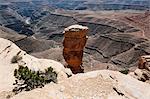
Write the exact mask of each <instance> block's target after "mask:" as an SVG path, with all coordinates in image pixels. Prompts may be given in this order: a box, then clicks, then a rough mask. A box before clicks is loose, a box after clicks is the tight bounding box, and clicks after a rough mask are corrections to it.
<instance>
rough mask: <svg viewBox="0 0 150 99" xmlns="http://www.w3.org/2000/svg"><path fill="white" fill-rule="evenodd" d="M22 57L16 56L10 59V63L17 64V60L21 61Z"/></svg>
mask: <svg viewBox="0 0 150 99" xmlns="http://www.w3.org/2000/svg"><path fill="white" fill-rule="evenodd" d="M21 59H22V57H21V56H19V55H16V56H14V57H13V58H12V59H11V63H17V62H18V61H19V60H21Z"/></svg>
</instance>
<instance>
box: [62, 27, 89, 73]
mask: <svg viewBox="0 0 150 99" xmlns="http://www.w3.org/2000/svg"><path fill="white" fill-rule="evenodd" d="M87 32H88V28H87V27H83V26H80V25H72V26H70V27H68V28H66V29H65V34H64V37H65V38H64V41H63V46H64V49H63V56H64V59H65V61H66V62H67V64H68V67H69V68H70V69H71V70H72V71H73V73H79V72H83V69H81V65H82V57H83V49H84V46H85V44H86V41H87V38H86V35H87Z"/></svg>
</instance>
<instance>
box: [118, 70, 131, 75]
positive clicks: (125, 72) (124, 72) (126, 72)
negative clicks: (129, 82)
mask: <svg viewBox="0 0 150 99" xmlns="http://www.w3.org/2000/svg"><path fill="white" fill-rule="evenodd" d="M119 72H121V73H123V74H126V75H127V74H128V73H129V69H124V70H120V71H119Z"/></svg>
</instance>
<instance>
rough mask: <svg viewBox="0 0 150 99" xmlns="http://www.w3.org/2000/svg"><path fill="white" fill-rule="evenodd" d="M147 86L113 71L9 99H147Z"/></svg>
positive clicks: (148, 94) (89, 74) (82, 75)
mask: <svg viewBox="0 0 150 99" xmlns="http://www.w3.org/2000/svg"><path fill="white" fill-rule="evenodd" d="M149 88H150V85H149V84H147V83H143V82H140V81H138V80H136V79H134V78H132V77H131V76H129V75H123V74H121V73H119V72H115V71H107V70H101V71H93V72H88V73H85V74H77V75H74V76H72V77H70V78H68V79H66V80H64V81H62V82H61V83H59V84H48V85H47V86H45V87H44V88H42V89H35V90H32V91H30V92H23V93H20V94H18V95H16V96H14V97H12V98H11V99H28V98H30V99H51V98H52V99H53V98H55V99H60V98H64V99H78V98H79V99H149V97H150V91H149Z"/></svg>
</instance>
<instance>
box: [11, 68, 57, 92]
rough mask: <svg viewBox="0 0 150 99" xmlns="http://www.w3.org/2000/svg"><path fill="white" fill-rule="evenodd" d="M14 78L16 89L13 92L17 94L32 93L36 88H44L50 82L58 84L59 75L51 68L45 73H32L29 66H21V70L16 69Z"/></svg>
mask: <svg viewBox="0 0 150 99" xmlns="http://www.w3.org/2000/svg"><path fill="white" fill-rule="evenodd" d="M14 76H15V78H16V80H15V83H14V85H16V87H15V88H14V89H13V92H15V93H16V94H17V93H19V92H21V91H23V90H24V91H30V90H32V89H35V88H42V87H44V85H45V84H48V83H50V82H54V83H56V82H57V73H56V72H55V71H53V68H51V67H49V68H47V69H46V70H45V72H41V71H32V70H30V69H29V68H28V67H27V66H26V67H24V66H19V69H15V71H14Z"/></svg>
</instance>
